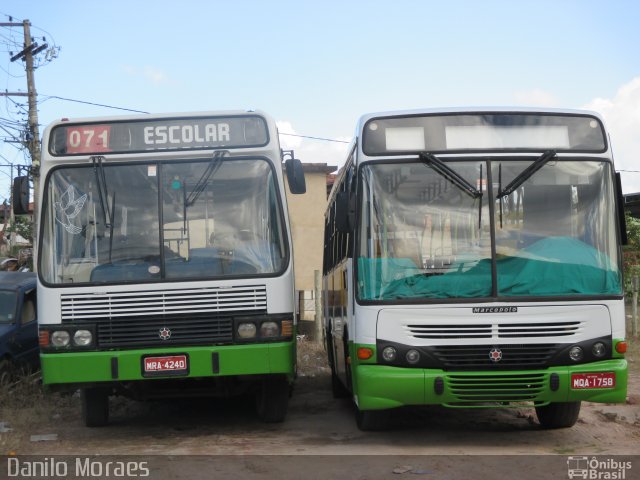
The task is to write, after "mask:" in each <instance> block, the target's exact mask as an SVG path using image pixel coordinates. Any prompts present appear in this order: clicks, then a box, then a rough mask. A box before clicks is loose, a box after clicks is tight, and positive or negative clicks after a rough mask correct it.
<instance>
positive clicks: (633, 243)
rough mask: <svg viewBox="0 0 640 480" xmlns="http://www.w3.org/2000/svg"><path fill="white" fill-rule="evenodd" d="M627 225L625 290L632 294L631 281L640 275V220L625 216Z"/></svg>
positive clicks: (624, 260)
mask: <svg viewBox="0 0 640 480" xmlns="http://www.w3.org/2000/svg"><path fill="white" fill-rule="evenodd" d="M625 220H626V223H627V240H628V242H627V245H626V246H625V247H624V249H623V269H624V287H625V288H624V289H625V293H627V294H630V293H631V279H632V278H633V277H634V276H635V275H640V219H638V218H635V217H632V216H631V215H630V214H629V212H626V214H625Z"/></svg>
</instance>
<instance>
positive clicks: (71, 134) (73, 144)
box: [67, 125, 111, 153]
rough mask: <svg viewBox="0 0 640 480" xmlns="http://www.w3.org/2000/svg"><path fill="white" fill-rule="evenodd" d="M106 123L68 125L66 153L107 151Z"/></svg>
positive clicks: (107, 127) (108, 131)
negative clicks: (78, 125) (80, 125)
mask: <svg viewBox="0 0 640 480" xmlns="http://www.w3.org/2000/svg"><path fill="white" fill-rule="evenodd" d="M110 130H111V127H109V126H108V125H92V126H83V127H69V128H68V129H67V153H89V152H109V151H110V150H111V149H110V148H109V134H110Z"/></svg>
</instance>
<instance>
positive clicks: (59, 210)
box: [53, 185, 87, 235]
mask: <svg viewBox="0 0 640 480" xmlns="http://www.w3.org/2000/svg"><path fill="white" fill-rule="evenodd" d="M86 200H87V194H86V193H85V194H84V195H82V196H81V197H80V198H78V199H77V200H76V199H75V189H74V188H73V185H69V188H67V191H66V192H64V193H63V194H62V196H61V197H60V201H59V202H54V204H53V205H54V206H55V210H56V221H57V222H58V223H59V224H60V225H62V226H63V227H64V228H65V230H66V231H67V232H69V233H70V234H72V235H77V234H79V233H80V232H82V228H80V227H78V226H76V225H74V224H73V223H72V222H73V219H74V218H76V217H77V216H78V213H80V210H82V207H83V206H84V202H85V201H86Z"/></svg>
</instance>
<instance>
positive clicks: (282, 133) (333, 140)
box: [278, 132, 351, 143]
mask: <svg viewBox="0 0 640 480" xmlns="http://www.w3.org/2000/svg"><path fill="white" fill-rule="evenodd" d="M278 133H279V134H280V135H288V136H290V137H300V138H310V139H311V140H322V141H324V142H337V143H351V142H348V141H347V140H336V139H335V138H323V137H311V136H309V135H297V134H295V133H284V132H278Z"/></svg>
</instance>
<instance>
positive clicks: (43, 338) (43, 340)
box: [38, 330, 49, 347]
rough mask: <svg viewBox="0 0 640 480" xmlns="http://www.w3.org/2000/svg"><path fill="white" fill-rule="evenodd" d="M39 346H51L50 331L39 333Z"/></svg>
mask: <svg viewBox="0 0 640 480" xmlns="http://www.w3.org/2000/svg"><path fill="white" fill-rule="evenodd" d="M38 345H40V346H41V347H48V346H49V331H48V330H40V332H39V333H38Z"/></svg>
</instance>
